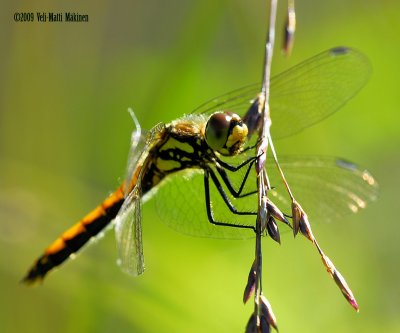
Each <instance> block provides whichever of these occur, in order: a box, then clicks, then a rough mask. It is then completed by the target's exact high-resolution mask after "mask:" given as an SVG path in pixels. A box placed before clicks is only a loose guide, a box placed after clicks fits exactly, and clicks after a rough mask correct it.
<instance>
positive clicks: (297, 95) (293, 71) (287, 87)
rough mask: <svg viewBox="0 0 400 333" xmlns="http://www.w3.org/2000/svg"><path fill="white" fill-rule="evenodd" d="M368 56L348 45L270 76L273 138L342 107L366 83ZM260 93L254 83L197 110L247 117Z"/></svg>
mask: <svg viewBox="0 0 400 333" xmlns="http://www.w3.org/2000/svg"><path fill="white" fill-rule="evenodd" d="M370 72H371V68H370V64H369V61H368V59H367V58H366V57H365V56H364V55H363V54H362V53H360V52H358V51H356V50H352V49H349V48H343V47H342V48H334V49H330V50H327V51H325V52H322V53H320V54H318V55H316V56H314V57H312V58H310V59H308V60H305V61H303V62H302V63H300V64H298V65H296V66H294V67H292V68H290V69H289V70H287V71H285V72H283V73H281V74H278V75H277V76H275V77H273V78H272V79H271V95H270V109H271V119H272V124H273V125H272V127H271V133H272V137H273V138H275V139H277V138H282V137H286V136H290V135H293V134H295V133H297V132H300V131H301V130H303V129H305V128H307V127H309V126H312V125H313V124H316V123H318V122H319V121H321V120H322V119H324V118H326V117H327V116H329V115H331V114H332V113H334V112H335V111H337V110H338V109H340V108H341V107H342V106H343V105H344V104H345V103H346V102H347V101H348V100H350V99H351V98H352V97H353V96H354V95H355V94H356V93H357V92H358V91H359V90H360V89H361V88H362V87H363V86H364V85H365V83H366V82H367V79H368V77H369V75H370ZM259 92H260V85H259V84H253V85H249V86H246V87H244V88H241V89H237V90H234V91H232V92H230V93H228V94H225V95H222V96H220V97H217V98H214V99H212V100H210V101H208V102H206V103H204V104H202V105H201V106H199V107H198V108H197V109H195V110H194V112H196V113H212V112H215V111H217V110H230V111H233V112H236V113H237V114H239V115H240V116H244V114H245V113H246V112H247V110H248V109H249V107H250V106H251V104H252V102H253V101H254V100H255V99H256V97H257V94H258V93H259Z"/></svg>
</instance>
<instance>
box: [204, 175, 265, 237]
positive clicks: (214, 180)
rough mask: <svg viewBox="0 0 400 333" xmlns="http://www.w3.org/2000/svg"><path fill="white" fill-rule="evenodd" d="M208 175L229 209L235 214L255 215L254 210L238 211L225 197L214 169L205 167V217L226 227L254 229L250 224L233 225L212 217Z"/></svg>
mask: <svg viewBox="0 0 400 333" xmlns="http://www.w3.org/2000/svg"><path fill="white" fill-rule="evenodd" d="M210 176H211V179H212V181H213V182H214V184H215V186H216V187H217V189H218V192H219V193H220V195H221V197H222V199H223V200H224V202H225V204H226V205H227V207H228V208H229V210H230V211H231V212H232V213H233V214H236V215H257V213H256V212H240V211H238V210H237V209H236V208H235V206H234V205H233V204H232V202H231V201H230V200H229V198H228V197H227V195H226V193H225V191H224V189H223V188H222V186H221V183H220V182H219V180H218V178H217V176H216V175H215V173H214V171H213V170H212V169H205V170H204V190H205V191H204V192H205V199H206V209H207V217H208V220H209V221H210V223H212V224H215V225H220V226H227V227H234V228H246V229H252V230H254V231H255V227H254V226H250V225H235V224H232V223H229V222H221V221H216V220H215V218H214V214H213V211H212V208H211V199H210Z"/></svg>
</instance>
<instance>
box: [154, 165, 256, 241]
mask: <svg viewBox="0 0 400 333" xmlns="http://www.w3.org/2000/svg"><path fill="white" fill-rule="evenodd" d="M210 192H211V201H212V207H213V212H214V216H215V219H216V220H219V221H223V222H229V223H231V224H232V225H240V224H242V225H254V224H255V216H237V215H234V214H233V213H232V212H230V211H229V210H228V209H227V207H226V205H225V203H224V202H223V200H222V198H221V196H220V195H219V193H218V192H217V190H216V188H215V186H214V185H213V184H210ZM230 199H231V201H233V203H234V204H235V206H237V207H238V208H241V209H242V210H243V209H245V210H251V211H253V212H256V209H257V197H256V196H251V198H249V197H248V198H246V200H244V199H243V200H240V202H239V203H240V204H241V205H238V202H236V200H235V199H234V198H230ZM155 200H156V209H157V212H158V214H159V216H160V218H161V220H162V221H163V222H164V223H165V224H166V225H167V226H169V227H170V228H172V229H174V230H176V231H178V232H180V233H183V234H186V235H191V236H197V237H208V238H228V239H243V238H249V237H253V236H254V232H253V231H252V230H249V229H239V228H231V227H227V226H216V225H214V224H211V223H210V222H209V221H208V217H207V211H206V203H205V193H204V172H203V170H201V169H197V170H194V169H191V170H184V171H180V172H177V173H175V174H172V175H170V176H168V177H167V178H166V179H165V180H164V181H163V182H162V183H161V184H160V186H159V188H158V190H157V195H156V196H155ZM238 201H239V200H238Z"/></svg>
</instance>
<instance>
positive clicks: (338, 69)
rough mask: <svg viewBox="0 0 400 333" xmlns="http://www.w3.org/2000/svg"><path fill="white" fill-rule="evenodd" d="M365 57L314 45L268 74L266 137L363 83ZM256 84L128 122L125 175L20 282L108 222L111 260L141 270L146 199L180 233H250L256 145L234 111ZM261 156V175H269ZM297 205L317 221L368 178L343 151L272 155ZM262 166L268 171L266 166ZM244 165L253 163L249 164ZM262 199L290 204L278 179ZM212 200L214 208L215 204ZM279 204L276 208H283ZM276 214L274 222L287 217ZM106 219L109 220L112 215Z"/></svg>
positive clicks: (296, 125)
mask: <svg viewBox="0 0 400 333" xmlns="http://www.w3.org/2000/svg"><path fill="white" fill-rule="evenodd" d="M369 73H370V65H369V62H368V60H367V58H366V57H365V56H364V55H363V54H362V53H360V52H358V51H356V50H353V49H350V48H344V47H339V48H334V49H330V50H327V51H325V52H322V53H320V54H318V55H316V56H314V57H312V58H310V59H308V60H305V61H303V62H301V63H300V64H298V65H296V66H294V67H292V68H290V69H288V70H287V71H285V72H282V73H281V74H278V75H277V76H275V77H273V78H272V79H271V92H270V110H271V111H270V112H271V115H270V116H271V119H272V124H273V126H272V127H271V135H272V137H273V138H274V139H278V138H284V137H287V136H290V135H294V134H296V133H298V132H300V131H302V130H303V129H306V128H308V127H310V126H312V125H314V124H316V123H318V122H320V121H321V120H323V119H324V118H326V117H328V116H329V115H331V114H333V113H334V112H336V111H337V110H338V109H340V108H341V107H342V106H343V105H344V104H345V103H346V102H347V101H349V100H350V99H351V98H352V97H353V96H354V95H355V94H356V93H357V92H358V91H359V90H360V89H361V88H362V87H363V86H364V85H365V83H366V81H367V79H368V77H369ZM259 92H260V86H259V84H253V85H249V86H246V87H243V88H240V89H237V90H235V91H232V92H230V93H228V94H225V95H222V96H219V97H218V98H214V99H212V100H210V101H208V102H206V103H204V104H202V105H201V106H199V107H198V108H196V109H195V110H194V111H193V112H192V113H190V114H188V115H186V116H184V117H182V118H179V119H177V120H174V121H172V122H170V123H167V124H164V123H160V124H157V125H156V126H155V127H153V128H152V129H151V130H150V131H148V132H143V131H142V130H141V128H140V125H139V123H138V121H137V119H136V117H135V115H134V114H133V112H132V113H131V115H132V117H133V120H134V122H135V124H136V129H135V131H133V133H132V140H131V148H130V153H129V157H128V167H127V174H126V178H125V181H124V182H123V183H122V184H121V185H120V186H119V187H118V188H117V190H116V191H115V192H113V193H112V194H111V195H110V196H109V197H107V198H106V199H105V200H104V201H103V202H102V203H101V204H100V205H99V206H97V207H96V208H95V209H94V210H92V211H91V212H90V213H88V214H87V215H86V216H84V217H83V218H82V219H81V220H79V221H78V222H77V223H76V224H74V225H73V226H72V227H70V228H69V229H68V230H66V231H65V232H64V233H62V234H61V235H60V236H59V237H58V238H57V239H56V240H55V241H54V242H53V243H51V244H50V245H49V246H48V247H47V248H46V249H45V250H44V253H43V254H42V255H41V256H40V257H39V258H38V259H37V260H36V261H35V262H34V264H33V266H32V267H31V268H30V269H29V270H28V272H27V274H26V275H25V277H24V278H23V282H25V283H28V284H29V283H33V282H36V281H40V280H42V279H43V278H44V277H45V276H46V275H47V273H48V272H50V271H51V270H53V269H54V268H55V267H57V266H59V265H61V264H62V263H63V262H65V261H66V260H67V259H68V258H70V257H71V256H72V255H73V254H75V253H76V252H77V251H79V250H80V249H81V248H82V247H83V246H84V245H85V244H86V243H88V241H89V240H91V239H93V238H95V237H96V236H97V235H99V233H100V232H102V231H103V230H105V229H107V227H109V226H113V225H114V226H115V233H116V240H117V248H118V256H119V263H120V264H121V266H122V269H123V270H125V271H126V272H128V273H129V274H131V275H134V276H136V275H140V274H142V273H143V271H144V255H143V245H142V224H141V222H142V221H141V220H142V211H141V210H142V209H141V207H142V203H143V202H144V201H146V200H147V199H149V198H151V197H155V199H156V207H157V210H158V213H159V215H160V217H161V219H162V220H163V221H164V222H165V223H166V224H167V225H168V226H170V227H171V228H173V229H175V230H177V231H179V232H181V233H185V234H189V235H193V236H202V237H215V238H228V239H233V238H250V237H253V236H254V231H255V215H256V214H257V213H256V211H257V196H256V195H255V192H256V191H255V189H256V181H255V175H254V174H255V172H252V167H253V165H254V162H255V160H256V158H257V156H255V152H254V149H253V148H254V147H255V145H256V143H257V139H256V138H255V136H251V133H250V132H252V131H253V130H254V129H253V127H254V125H253V124H251V122H250V121H249V122H248V123H246V122H245V121H243V117H244V116H245V115H246V114H248V113H249V112H250V111H249V110H251V109H252V108H254V105H255V103H256V102H257V96H258V94H259ZM273 163H274V162H273V161H269V160H268V159H267V164H266V169H267V172H268V175H269V177H270V178H271V179H278V178H279V176H278V175H274V171H273V169H274V168H272V164H273ZM280 165H281V167H282V168H283V169H284V170H285V174H286V175H287V179H288V181H289V183H290V184H291V187H292V188H294V189H295V191H296V197H298V198H299V200H301V202H302V205H303V206H305V207H307V206H308V207H309V209H311V211H312V212H313V213H310V214H309V216H310V217H313V216H315V218H317V219H319V218H326V217H327V216H330V217H335V218H336V217H340V216H342V215H344V214H345V213H348V212H353V213H354V212H357V211H358V210H360V209H363V208H365V207H366V206H367V205H368V203H370V202H372V201H374V200H375V199H376V197H377V183H376V181H375V179H374V178H373V176H372V175H371V174H370V173H369V172H368V171H366V170H363V169H362V168H359V167H358V166H356V165H355V164H353V163H351V162H348V161H346V160H343V159H337V158H334V157H321V156H309V157H306V156H286V157H280ZM270 170H271V171H270ZM253 171H254V170H253ZM272 185H273V187H272V188H271V191H270V192H271V195H269V200H270V205H273V207H276V206H275V203H274V202H279V204H280V205H281V206H280V207H290V202H289V200H288V199H287V198H286V197H285V195H284V194H283V193H284V191H283V189H281V188H279V187H278V186H276V187H274V182H273V181H272ZM221 207H222V208H221ZM284 209H286V208H284ZM286 217H288V216H285V214H282V215H281V220H282V222H284V223H285V224H288V225H289V222H288V221H287V219H286ZM112 221H114V223H112Z"/></svg>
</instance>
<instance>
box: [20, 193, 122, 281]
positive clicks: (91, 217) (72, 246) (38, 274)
mask: <svg viewBox="0 0 400 333" xmlns="http://www.w3.org/2000/svg"><path fill="white" fill-rule="evenodd" d="M123 202H124V194H123V190H122V187H119V188H118V189H117V190H116V191H115V192H114V193H113V194H111V195H110V196H109V197H108V198H107V199H106V200H105V201H104V202H103V203H102V204H101V205H99V206H98V207H97V208H95V209H94V210H92V211H91V212H90V213H89V214H87V215H86V216H85V217H84V218H83V219H82V220H80V221H79V222H78V223H76V224H75V225H73V226H72V227H71V228H69V229H68V230H67V231H65V232H64V233H63V234H62V235H61V236H60V237H58V238H57V239H56V240H55V241H54V242H53V243H52V244H51V245H50V246H49V247H47V249H46V250H45V251H44V253H43V255H42V256H41V257H39V259H37V261H36V262H35V263H34V265H33V266H32V268H31V269H30V270H29V271H28V273H27V274H26V276H25V277H24V278H23V282H25V283H33V282H35V281H36V280H42V279H43V278H44V277H45V275H46V274H47V273H48V272H49V271H50V270H51V269H53V268H54V267H56V266H58V265H60V264H61V263H63V262H64V261H65V260H66V259H68V258H69V257H70V256H71V255H72V254H73V253H75V252H77V251H78V250H79V249H80V248H81V247H82V246H83V245H85V244H86V243H87V242H88V241H89V240H90V239H91V238H92V237H94V236H96V235H97V234H98V233H99V232H100V231H102V230H103V229H104V228H105V227H106V226H107V225H108V224H109V223H110V222H111V221H112V220H113V219H114V218H115V217H116V216H117V214H118V212H119V209H120V208H121V206H122V204H123Z"/></svg>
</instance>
